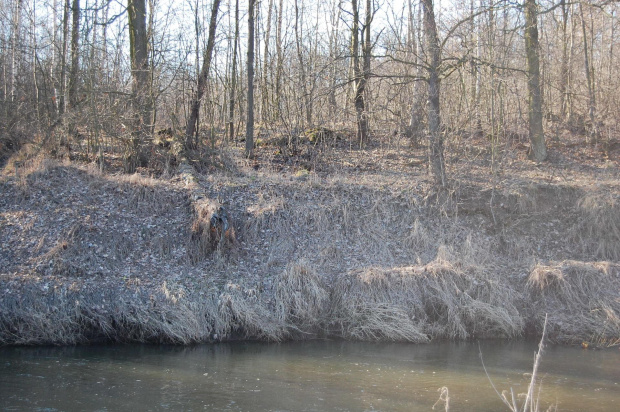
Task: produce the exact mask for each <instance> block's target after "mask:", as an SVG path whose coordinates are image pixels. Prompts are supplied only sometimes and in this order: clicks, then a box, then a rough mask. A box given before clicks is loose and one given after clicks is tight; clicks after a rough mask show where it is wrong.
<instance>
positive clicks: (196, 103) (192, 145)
mask: <svg viewBox="0 0 620 412" xmlns="http://www.w3.org/2000/svg"><path fill="white" fill-rule="evenodd" d="M219 7H220V0H213V7H212V8H211V20H210V21H209V37H208V38H207V48H206V50H205V52H204V57H203V62H202V70H201V71H200V76H198V86H197V88H196V92H195V93H194V96H193V98H192V102H191V105H190V107H191V109H190V114H189V120H188V122H187V127H186V129H185V150H186V151H188V150H193V149H196V147H197V142H198V139H195V138H194V133H195V131H196V128H197V127H198V113H199V112H200V103H201V100H202V96H203V95H204V92H205V90H206V88H207V80H208V78H209V69H210V67H211V59H212V56H213V48H214V46H215V29H216V26H217V13H218V10H219Z"/></svg>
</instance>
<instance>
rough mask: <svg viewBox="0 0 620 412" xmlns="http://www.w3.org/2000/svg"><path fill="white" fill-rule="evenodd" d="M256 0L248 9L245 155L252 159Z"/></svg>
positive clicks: (251, 1)
mask: <svg viewBox="0 0 620 412" xmlns="http://www.w3.org/2000/svg"><path fill="white" fill-rule="evenodd" d="M255 8H256V0H249V9H248V60H247V71H248V101H247V105H248V116H247V119H246V126H245V155H246V157H252V154H253V151H254V11H255Z"/></svg>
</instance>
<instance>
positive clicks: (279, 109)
mask: <svg viewBox="0 0 620 412" xmlns="http://www.w3.org/2000/svg"><path fill="white" fill-rule="evenodd" d="M283 19H284V3H283V0H280V2H279V4H278V24H277V26H276V57H277V59H278V61H277V62H276V87H275V89H276V103H275V110H276V115H275V117H276V118H277V119H280V117H281V116H282V98H281V96H282V71H283V64H284V62H283V60H284V54H283V52H282V20H283Z"/></svg>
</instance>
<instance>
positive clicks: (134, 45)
mask: <svg viewBox="0 0 620 412" xmlns="http://www.w3.org/2000/svg"><path fill="white" fill-rule="evenodd" d="M127 12H128V17H129V49H130V51H129V53H130V59H131V75H132V78H133V83H132V108H133V119H132V121H133V130H132V136H131V141H130V145H129V148H128V153H127V154H126V155H125V170H126V171H127V172H130V173H131V172H133V171H135V169H136V167H138V166H139V165H141V164H144V163H146V160H147V159H146V154H145V153H143V150H142V147H141V146H142V144H143V142H144V140H145V138H146V136H147V135H148V133H149V131H150V127H151V124H152V105H151V90H150V84H151V83H150V66H149V59H148V38H147V29H146V3H145V0H127Z"/></svg>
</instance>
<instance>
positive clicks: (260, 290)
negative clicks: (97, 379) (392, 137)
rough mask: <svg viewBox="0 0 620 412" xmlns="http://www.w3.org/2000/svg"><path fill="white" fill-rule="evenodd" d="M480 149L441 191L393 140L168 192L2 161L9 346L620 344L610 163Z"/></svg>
mask: <svg viewBox="0 0 620 412" xmlns="http://www.w3.org/2000/svg"><path fill="white" fill-rule="evenodd" d="M468 147H469V146H468ZM471 147H472V149H471V150H470V151H467V150H464V149H463V150H462V151H461V152H462V153H464V155H463V156H462V157H461V158H454V159H450V160H449V165H450V170H449V172H450V176H452V177H453V180H452V181H451V183H450V186H449V188H447V189H446V190H441V191H437V190H435V189H433V188H432V185H431V184H430V179H429V177H428V176H427V174H426V170H425V169H424V162H423V159H424V149H411V148H405V147H403V146H400V145H399V144H397V143H394V144H389V145H387V144H386V145H377V146H376V147H371V148H368V149H365V150H354V149H351V147H349V146H347V147H344V145H343V147H335V146H334V147H323V148H321V147H319V146H316V145H312V146H310V145H309V146H308V147H307V148H306V150H307V153H311V154H312V155H311V156H307V157H306V158H304V159H305V160H304V159H301V160H300V158H294V157H290V158H287V159H281V158H280V157H278V156H281V154H278V153H275V152H274V150H273V148H271V147H269V146H268V145H267V146H266V147H264V148H262V149H259V150H258V151H257V159H256V160H255V161H252V162H248V161H246V160H244V159H243V158H242V156H241V154H240V151H237V149H235V148H230V149H226V150H223V151H222V152H221V153H220V154H218V155H217V156H219V158H220V160H221V161H220V162H219V163H218V164H219V165H220V166H219V167H218V168H216V169H215V170H213V171H210V172H209V173H204V172H203V173H200V172H197V171H196V169H195V168H193V167H191V166H188V165H187V164H183V165H182V167H180V168H177V169H176V170H175V171H174V173H172V174H169V175H161V176H159V177H157V178H153V177H146V176H148V171H143V173H142V174H136V175H131V176H127V175H122V174H119V173H114V172H110V171H108V172H100V171H99V169H98V168H97V167H96V166H95V165H89V164H83V163H76V162H71V161H63V160H49V159H46V158H42V157H40V156H38V157H33V158H28V159H26V160H23V161H19V162H16V161H11V160H9V161H8V162H7V164H6V165H5V166H4V170H3V171H2V174H1V176H0V243H1V252H0V308H1V310H0V343H1V344H75V343H87V342H92V341H101V340H106V341H123V342H125V341H144V342H172V343H191V342H209V341H217V340H227V339H239V338H241V339H246V338H247V339H265V340H284V339H307V338H313V337H317V336H337V337H343V338H347V339H361V340H394V341H411V342H429V341H432V340H437V339H470V338H495V337H502V338H511V337H518V336H523V335H529V334H532V335H535V334H538V333H540V332H541V328H542V322H543V321H544V317H545V314H548V316H549V323H548V332H549V335H548V336H549V338H550V339H551V340H553V341H556V342H565V343H582V342H589V343H591V344H595V345H605V346H608V345H617V344H619V343H620V341H619V338H620V263H619V262H620V179H619V176H620V173H619V167H618V162H617V160H610V159H612V158H613V156H608V157H604V156H602V155H601V156H600V158H593V157H588V158H586V160H584V158H583V156H582V155H581V154H580V152H578V151H577V149H571V148H570V147H569V146H566V147H564V146H563V147H557V148H553V149H552V150H551V154H552V155H551V161H549V162H547V163H544V164H534V163H532V162H529V161H528V160H526V158H525V155H524V153H522V152H521V151H520V150H519V149H518V148H514V149H510V150H506V151H505V152H504V153H503V154H502V156H503V157H502V159H501V162H498V163H494V162H495V161H494V160H493V159H494V156H495V155H493V156H492V154H491V153H490V152H485V151H484V150H481V149H478V150H474V149H473V148H474V146H471ZM588 150H590V152H592V151H593V150H594V149H592V148H588ZM274 153H275V154H274ZM420 159H422V160H420ZM616 159H617V157H616ZM220 206H221V207H222V208H223V209H220ZM222 213H225V216H226V222H227V223H228V224H229V227H226V228H224V229H225V230H223V228H222V227H223V223H222V220H221V215H222ZM214 216H215V217H214ZM218 219H220V220H218ZM222 231H223V232H224V235H222Z"/></svg>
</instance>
